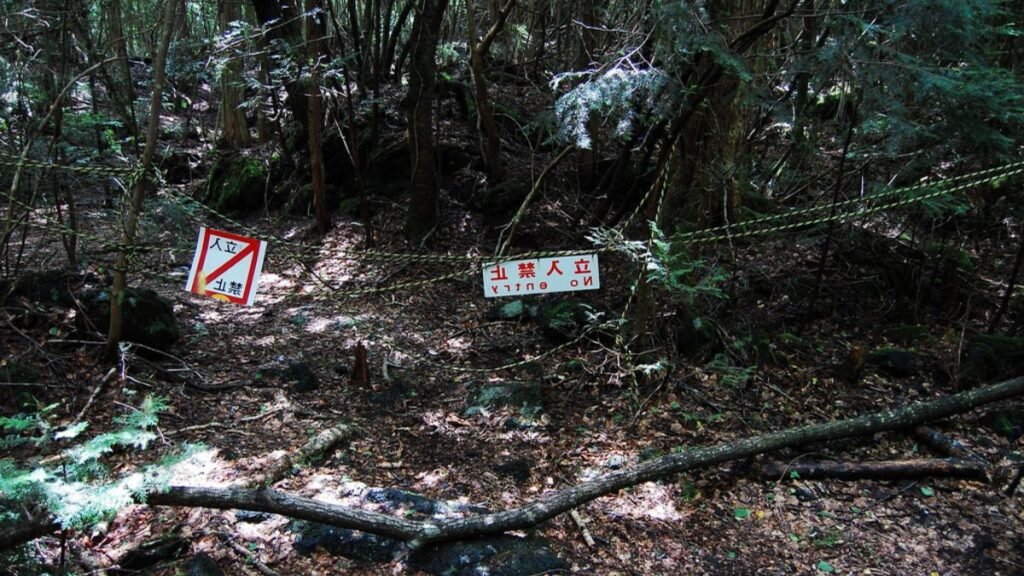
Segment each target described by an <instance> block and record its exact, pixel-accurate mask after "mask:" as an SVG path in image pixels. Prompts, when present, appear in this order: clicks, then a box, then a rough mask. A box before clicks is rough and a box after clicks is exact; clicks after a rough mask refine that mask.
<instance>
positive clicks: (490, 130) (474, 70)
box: [466, 0, 515, 186]
mask: <svg viewBox="0 0 1024 576" xmlns="http://www.w3.org/2000/svg"><path fill="white" fill-rule="evenodd" d="M514 5H515V0H508V3H507V4H506V6H505V8H504V9H503V10H502V11H501V13H500V14H498V18H497V19H496V20H495V21H494V26H493V27H492V28H491V30H490V31H489V32H488V33H487V36H486V37H485V38H483V40H482V41H480V42H478V41H477V28H476V24H477V22H476V7H475V0H466V26H467V29H468V31H469V70H470V74H471V76H472V77H473V87H474V88H475V89H476V113H477V130H479V131H480V132H482V135H483V137H484V141H485V142H486V144H485V145H484V146H482V147H481V148H482V151H483V156H484V163H485V164H486V166H487V181H488V184H489V185H490V186H496V185H497V184H498V183H499V182H501V181H502V179H503V175H502V173H503V170H502V167H501V139H500V137H499V136H498V125H497V123H495V121H494V112H493V111H492V110H491V101H490V96H488V94H487V79H486V78H484V56H485V55H486V53H487V49H488V48H489V47H490V45H491V43H492V42H494V38H495V37H496V36H497V35H498V32H500V30H501V28H502V26H503V25H504V23H505V19H506V18H507V17H508V14H509V12H510V11H511V10H512V7H513V6H514Z"/></svg>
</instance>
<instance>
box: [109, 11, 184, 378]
mask: <svg viewBox="0 0 1024 576" xmlns="http://www.w3.org/2000/svg"><path fill="white" fill-rule="evenodd" d="M181 1H182V0H175V1H172V2H168V3H167V6H166V9H165V11H164V30H163V36H162V38H161V39H160V47H159V51H158V53H157V55H156V58H155V59H154V62H153V94H152V95H151V96H150V100H149V126H148V127H147V129H146V147H145V149H144V150H143V152H142V159H141V160H140V161H139V166H138V167H139V169H140V170H141V171H142V174H140V175H138V176H136V178H135V183H134V185H133V187H132V198H131V204H129V206H128V213H127V214H126V215H125V220H124V234H123V236H122V247H121V252H120V253H119V254H118V256H117V264H116V265H115V266H114V281H113V284H112V286H111V287H110V329H109V330H108V331H107V342H106V345H105V346H104V348H103V355H104V356H105V357H106V358H113V357H114V356H115V355H116V352H117V348H118V343H119V342H120V341H121V330H122V327H123V322H124V316H123V311H122V307H121V305H122V303H123V302H124V294H125V289H126V288H127V287H128V252H127V249H128V248H129V247H131V246H132V244H134V242H135V229H136V227H137V226H138V223H139V214H140V213H141V212H142V202H143V200H145V198H146V174H147V173H148V172H149V168H150V165H152V163H153V154H154V153H155V152H156V140H157V137H158V136H159V135H160V109H161V104H162V101H163V98H162V93H163V87H164V77H165V74H164V72H165V64H166V63H167V49H168V47H169V46H170V44H171V36H172V35H173V34H174V14H175V11H176V10H177V7H178V4H179V3H180V2H181Z"/></svg>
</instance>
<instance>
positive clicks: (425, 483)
mask: <svg viewBox="0 0 1024 576" xmlns="http://www.w3.org/2000/svg"><path fill="white" fill-rule="evenodd" d="M416 478H417V481H416V483H415V484H413V485H412V487H413V489H414V490H426V489H429V488H438V487H440V486H441V485H442V483H443V482H444V481H445V479H447V478H448V470H447V469H445V468H434V469H433V470H431V471H429V472H420V473H419V474H417V475H416Z"/></svg>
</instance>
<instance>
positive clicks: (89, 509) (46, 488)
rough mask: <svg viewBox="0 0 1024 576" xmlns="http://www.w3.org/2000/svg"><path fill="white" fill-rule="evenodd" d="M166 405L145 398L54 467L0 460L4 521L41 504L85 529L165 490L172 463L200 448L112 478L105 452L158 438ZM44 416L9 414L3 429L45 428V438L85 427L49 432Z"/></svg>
mask: <svg viewBox="0 0 1024 576" xmlns="http://www.w3.org/2000/svg"><path fill="white" fill-rule="evenodd" d="M166 407H167V403H166V401H165V400H164V399H163V398H160V397H155V396H153V397H147V398H145V399H144V400H143V401H142V403H141V404H140V406H139V407H138V408H136V409H133V410H131V411H130V412H128V413H127V414H124V415H122V416H119V417H117V418H115V423H117V424H118V425H119V426H120V428H118V429H116V430H112V431H110V432H105V433H103V434H99V435H97V436H94V437H92V438H89V439H86V440H84V441H82V442H81V443H80V444H78V445H76V446H73V447H71V448H68V449H67V450H65V451H64V452H63V454H62V456H63V458H61V461H60V463H58V464H56V465H54V466H49V467H46V466H28V467H21V466H19V465H16V464H15V463H14V462H12V461H11V460H10V459H0V502H2V504H0V522H10V521H13V520H16V519H17V518H18V517H19V513H18V510H20V509H21V507H22V506H27V505H31V504H42V505H44V506H45V507H46V509H47V510H49V511H50V513H51V514H53V516H54V518H56V520H57V521H58V522H59V523H60V524H61V525H62V526H64V527H65V528H83V527H86V526H90V525H92V524H95V523H96V522H99V521H102V520H105V519H108V518H110V517H111V516H112V515H114V514H116V513H117V511H119V510H121V509H123V508H124V507H125V506H128V505H129V504H132V503H134V502H142V501H144V498H145V496H146V494H149V493H151V492H153V491H157V490H162V489H165V488H166V487H167V486H168V483H169V478H170V476H169V474H170V472H169V470H170V466H171V465H173V464H174V463H176V462H178V461H180V460H181V459H183V458H186V457H188V456H190V455H192V454H194V453H195V451H196V450H198V449H199V448H200V447H187V448H186V450H184V451H182V452H181V453H179V454H175V455H172V456H170V457H166V458H164V459H163V460H162V461H160V462H158V463H156V464H152V465H148V466H142V467H140V468H139V469H138V470H137V471H135V472H133V473H131V474H128V475H125V476H122V477H119V478H110V477H109V471H108V470H107V467H106V466H105V465H104V464H103V462H102V461H101V459H102V457H103V456H104V455H106V454H109V453H110V452H112V451H113V450H115V449H118V448H135V449H138V450H143V449H145V448H147V447H148V446H149V444H150V442H151V441H152V440H153V439H154V438H156V435H155V434H154V433H153V431H152V430H151V429H152V428H154V427H155V426H156V424H157V419H158V414H159V412H160V411H161V410H164V409H165V408H166ZM40 422H45V420H44V419H43V418H42V417H41V416H39V415H36V414H32V415H19V416H18V417H12V418H7V419H5V420H4V422H3V423H2V424H0V426H3V428H4V429H5V430H18V431H26V430H32V429H33V428H35V429H40V428H42V429H43V431H44V434H43V435H42V436H40V438H41V439H42V440H45V441H49V440H70V439H74V438H76V437H78V436H79V435H80V434H81V433H82V432H83V431H84V430H85V429H86V426H85V425H84V423H83V424H77V425H73V426H70V427H68V428H66V429H64V430H62V431H60V432H57V433H56V434H51V433H50V430H49V427H48V425H47V426H41V425H40Z"/></svg>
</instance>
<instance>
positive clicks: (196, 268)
mask: <svg viewBox="0 0 1024 576" xmlns="http://www.w3.org/2000/svg"><path fill="white" fill-rule="evenodd" d="M266 251H267V243H266V242H264V241H262V240H259V239H256V238H248V237H246V236H239V235H237V234H232V233H231V232H224V231H222V230H213V229H210V228H206V227H202V228H200V229H199V239H198V240H196V252H195V256H194V257H193V258H192V268H191V269H190V270H189V273H188V282H187V283H186V284H185V289H186V290H188V291H189V292H194V293H196V294H201V295H204V296H210V297H213V298H216V299H218V300H224V301H226V302H234V303H235V304H245V305H247V306H251V305H252V303H253V302H254V301H255V300H256V286H257V285H258V284H259V281H260V272H262V271H263V256H264V255H265V254H266Z"/></svg>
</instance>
